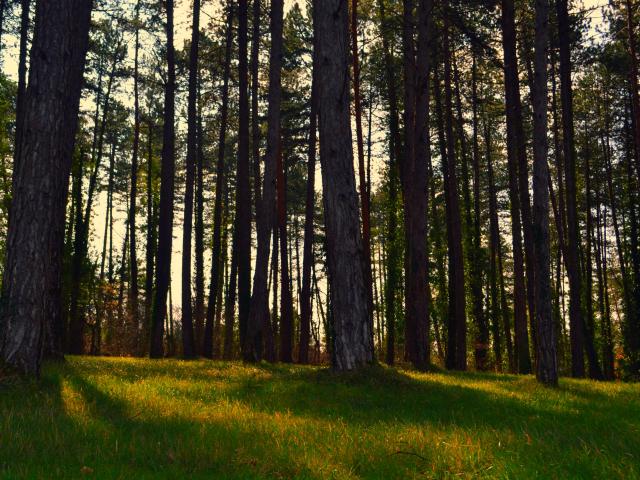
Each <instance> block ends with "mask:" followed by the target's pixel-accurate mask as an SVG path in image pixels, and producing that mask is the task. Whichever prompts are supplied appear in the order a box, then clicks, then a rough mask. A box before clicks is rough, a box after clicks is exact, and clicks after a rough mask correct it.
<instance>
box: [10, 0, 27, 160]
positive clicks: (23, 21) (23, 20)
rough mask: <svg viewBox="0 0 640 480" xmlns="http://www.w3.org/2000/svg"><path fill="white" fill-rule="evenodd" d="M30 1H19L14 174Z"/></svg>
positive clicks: (18, 153) (17, 152)
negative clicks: (18, 54)
mask: <svg viewBox="0 0 640 480" xmlns="http://www.w3.org/2000/svg"><path fill="white" fill-rule="evenodd" d="M30 4H31V0H20V8H21V9H22V11H21V14H20V56H19V60H18V92H17V95H16V138H15V147H16V148H15V149H14V152H13V158H14V160H13V162H14V167H13V170H14V172H15V171H16V165H17V161H18V159H19V158H20V135H22V130H23V128H24V126H23V123H22V120H23V117H24V100H25V93H26V91H27V47H28V42H29V8H30Z"/></svg>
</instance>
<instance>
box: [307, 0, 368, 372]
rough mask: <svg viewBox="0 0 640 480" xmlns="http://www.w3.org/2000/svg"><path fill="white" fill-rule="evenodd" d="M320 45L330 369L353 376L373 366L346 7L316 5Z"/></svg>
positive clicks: (336, 0) (325, 1) (336, 2)
mask: <svg viewBox="0 0 640 480" xmlns="http://www.w3.org/2000/svg"><path fill="white" fill-rule="evenodd" d="M314 7H315V8H314V10H313V12H314V15H316V20H315V25H316V32H315V34H316V35H317V45H318V65H319V66H320V71H319V72H318V82H319V86H320V89H319V98H318V100H319V111H320V122H319V127H320V128H319V131H320V161H321V164H322V184H323V191H324V213H325V225H326V240H327V266H328V272H329V285H330V295H331V316H332V321H331V324H332V330H333V332H332V333H333V335H332V336H333V348H332V352H331V353H332V365H333V368H335V369H336V370H354V369H357V368H359V367H361V366H363V365H365V364H368V363H371V362H373V360H374V356H373V348H372V344H371V343H372V342H371V338H372V337H371V335H372V332H371V331H370V324H369V318H370V314H369V311H368V297H367V291H366V286H365V281H366V274H365V272H364V268H363V261H364V260H363V247H362V239H361V235H360V225H359V215H358V198H357V193H356V186H355V174H354V169H353V153H352V143H351V128H350V115H349V95H347V94H346V92H348V91H349V66H348V64H349V62H348V60H349V52H348V46H347V45H348V31H349V18H348V9H347V3H346V2H343V1H340V0H322V1H316V2H315V4H314Z"/></svg>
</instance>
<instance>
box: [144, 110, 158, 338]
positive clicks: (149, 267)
mask: <svg viewBox="0 0 640 480" xmlns="http://www.w3.org/2000/svg"><path fill="white" fill-rule="evenodd" d="M154 217H155V200H154V196H153V124H152V123H151V120H149V125H148V133H147V239H146V262H145V264H146V268H145V280H144V282H145V283H144V295H145V298H144V311H145V312H144V319H145V325H144V331H145V336H146V337H147V338H146V339H145V340H148V335H149V333H150V329H151V309H152V306H153V270H154V258H153V254H154V252H155V250H156V222H155V218H154ZM144 348H145V350H146V347H144Z"/></svg>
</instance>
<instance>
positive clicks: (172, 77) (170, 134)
mask: <svg viewBox="0 0 640 480" xmlns="http://www.w3.org/2000/svg"><path fill="white" fill-rule="evenodd" d="M165 8H166V14H167V25H166V31H167V53H166V54H167V81H166V84H165V91H164V127H163V135H162V168H161V170H160V182H161V183H160V213H159V216H158V218H159V221H158V252H157V255H156V292H155V297H154V301H153V312H152V327H151V348H150V351H149V355H150V356H151V358H161V357H162V356H164V318H165V315H166V311H167V292H168V290H169V283H170V280H171V243H172V239H173V202H174V196H175V192H174V188H173V187H174V180H175V179H174V176H175V124H174V122H175V90H176V71H175V69H176V65H175V51H174V47H173V0H165Z"/></svg>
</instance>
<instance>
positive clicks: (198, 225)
mask: <svg viewBox="0 0 640 480" xmlns="http://www.w3.org/2000/svg"><path fill="white" fill-rule="evenodd" d="M198 90H200V82H198ZM203 142H204V135H203V129H202V98H201V96H200V94H199V93H198V140H197V143H198V158H197V162H196V189H195V195H196V201H195V209H196V212H195V215H196V218H195V226H194V228H195V245H194V257H195V266H196V273H195V302H194V303H195V304H194V310H193V330H194V339H195V343H196V349H198V351H199V353H202V350H201V349H202V343H203V337H204V315H205V310H204V146H203Z"/></svg>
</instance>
